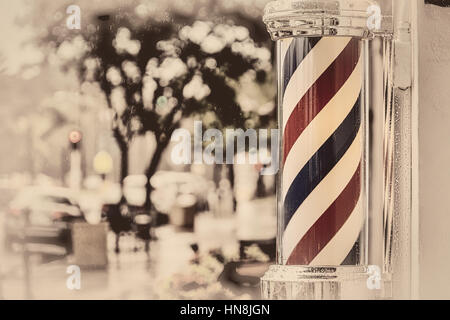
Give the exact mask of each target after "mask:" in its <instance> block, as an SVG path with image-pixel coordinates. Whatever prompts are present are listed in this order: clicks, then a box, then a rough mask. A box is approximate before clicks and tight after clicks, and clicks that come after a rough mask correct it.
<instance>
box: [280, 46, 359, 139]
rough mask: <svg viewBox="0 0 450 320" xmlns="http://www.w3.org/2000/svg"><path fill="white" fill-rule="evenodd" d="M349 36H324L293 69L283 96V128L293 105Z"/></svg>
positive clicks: (330, 61)
mask: <svg viewBox="0 0 450 320" xmlns="http://www.w3.org/2000/svg"><path fill="white" fill-rule="evenodd" d="M350 39H351V38H350V37H324V38H322V39H320V40H319V42H318V43H317V44H316V45H315V46H314V48H313V49H312V50H311V51H310V52H309V53H308V55H307V56H306V57H305V59H303V61H302V62H301V63H300V66H299V67H298V68H297V70H295V72H294V74H293V75H292V77H291V79H290V80H289V83H288V85H287V86H286V88H285V93H284V98H283V130H284V128H285V126H286V122H287V121H288V119H289V116H290V115H291V113H292V111H293V110H294V108H295V106H296V105H297V104H298V102H299V101H300V99H301V98H302V97H303V96H304V95H305V93H306V92H307V91H308V90H309V88H311V86H312V85H313V84H314V82H316V81H317V79H318V78H319V77H320V76H321V75H322V73H324V72H325V70H327V68H328V67H329V66H330V65H331V64H332V63H333V61H334V60H336V58H337V57H338V56H339V54H340V53H341V52H342V51H343V50H344V48H345V47H346V46H347V44H348V43H349V42H350Z"/></svg>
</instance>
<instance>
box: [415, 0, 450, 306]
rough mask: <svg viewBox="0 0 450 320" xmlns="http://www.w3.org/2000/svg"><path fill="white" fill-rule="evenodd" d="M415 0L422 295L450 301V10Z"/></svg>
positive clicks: (421, 0) (422, 296)
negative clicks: (449, 299) (416, 19)
mask: <svg viewBox="0 0 450 320" xmlns="http://www.w3.org/2000/svg"><path fill="white" fill-rule="evenodd" d="M415 1H419V7H418V27H419V33H418V36H419V47H418V51H419V52H418V53H419V101H418V102H419V150H420V151H419V230H420V231H419V234H420V238H419V258H420V276H419V277H420V297H421V298H450V272H449V270H450V201H449V200H448V199H449V197H450V168H449V167H447V165H449V164H450V148H449V143H450V8H444V7H438V6H435V5H431V4H427V5H425V4H424V3H423V0H415ZM435 2H440V3H445V1H435Z"/></svg>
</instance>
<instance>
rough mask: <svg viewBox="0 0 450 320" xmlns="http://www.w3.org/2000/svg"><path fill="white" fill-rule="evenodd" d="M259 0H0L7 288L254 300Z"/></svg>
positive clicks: (269, 52)
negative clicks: (2, 44) (10, 1)
mask: <svg viewBox="0 0 450 320" xmlns="http://www.w3.org/2000/svg"><path fill="white" fill-rule="evenodd" d="M266 3H267V0H251V1H250V0H249V1H248V2H245V4H243V3H242V2H241V1H238V0H232V1H231V0H230V1H228V0H227V1H225V0H211V1H203V0H189V1H178V0H174V1H162V0H161V1H160V0H155V1H148V0H128V1H122V0H111V1H107V2H105V1H99V0H89V1H87V0H79V1H58V2H55V1H50V0H38V1H32V2H30V1H26V0H17V1H15V2H14V4H12V3H11V4H10V3H8V2H6V1H2V2H0V6H1V10H0V11H1V12H3V13H4V15H3V16H2V19H0V23H1V25H0V27H1V28H0V30H1V32H2V39H4V44H6V45H5V46H2V47H1V48H0V86H1V87H2V89H3V90H2V91H1V95H0V115H1V117H0V122H1V125H0V133H1V134H2V135H3V136H4V137H8V138H7V139H4V140H2V143H0V151H2V154H3V155H4V156H2V157H0V299H242V298H247V299H254V298H259V279H260V277H261V276H262V275H263V274H264V271H265V270H266V269H267V267H268V266H269V265H270V264H271V263H273V262H274V260H275V235H276V213H275V211H276V210H275V205H276V200H275V176H274V173H275V172H273V173H272V174H264V172H265V169H266V168H270V167H271V165H272V164H274V167H276V168H275V170H277V169H278V167H277V164H276V165H275V163H274V162H276V159H277V152H278V147H276V143H275V142H276V141H278V139H277V138H275V137H274V136H273V135H272V131H274V129H276V127H277V123H276V108H275V94H276V85H275V73H274V68H273V65H274V62H275V61H274V60H275V58H274V56H273V52H274V48H273V43H272V41H271V40H270V38H269V35H268V33H267V32H266V28H265V25H264V23H263V21H262V13H263V8H264V6H265V4H266ZM228 131H232V133H231V134H230V136H228ZM211 133H213V134H212V135H211ZM258 135H259V136H258ZM179 138H182V139H181V141H178V140H179ZM221 140H222V141H221ZM225 143H226V148H225ZM235 145H236V147H235ZM224 149H226V150H224ZM199 156H200V157H199ZM225 157H226V158H225ZM229 158H236V159H240V160H239V161H237V160H236V159H234V160H233V161H231V162H230V161H229ZM225 160H226V161H225ZM235 160H236V161H235ZM272 160H273V161H272ZM270 161H272V162H273V163H272V162H270ZM77 270H80V273H79V274H78V271H77ZM78 285H80V288H79V289H78Z"/></svg>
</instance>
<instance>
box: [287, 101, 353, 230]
mask: <svg viewBox="0 0 450 320" xmlns="http://www.w3.org/2000/svg"><path fill="white" fill-rule="evenodd" d="M360 98H361V97H359V98H358V100H357V101H356V103H355V105H354V106H353V108H352V110H351V111H350V113H349V114H348V115H347V117H346V118H345V120H344V121H343V122H342V123H341V125H340V126H339V128H338V129H337V130H336V131H335V132H334V133H333V135H331V137H330V138H329V139H328V140H327V141H326V142H325V143H324V144H323V146H322V147H320V149H319V150H318V151H317V153H316V154H315V155H314V156H313V157H312V158H311V159H310V160H309V161H308V163H307V164H306V165H305V166H304V167H303V169H302V170H301V171H300V173H299V174H298V175H297V177H296V178H295V179H294V181H293V182H292V184H291V186H290V188H289V190H288V192H287V194H286V198H285V201H284V216H285V218H284V225H285V228H286V226H287V225H288V223H289V221H290V220H291V218H292V216H293V215H294V213H295V212H296V211H297V209H298V208H299V207H300V206H301V204H302V203H303V201H305V200H306V198H307V197H308V196H309V195H310V194H311V192H312V191H313V190H314V189H315V188H316V187H317V186H318V185H319V183H320V182H321V181H322V180H323V179H324V178H325V177H326V176H327V175H328V173H330V171H331V170H332V169H333V168H334V167H335V166H336V164H337V163H338V162H339V160H341V158H342V157H343V155H344V154H345V153H346V152H347V150H348V149H349V148H350V146H351V144H352V143H353V141H354V140H355V137H356V135H357V134H358V130H359V127H360V125H361V115H360Z"/></svg>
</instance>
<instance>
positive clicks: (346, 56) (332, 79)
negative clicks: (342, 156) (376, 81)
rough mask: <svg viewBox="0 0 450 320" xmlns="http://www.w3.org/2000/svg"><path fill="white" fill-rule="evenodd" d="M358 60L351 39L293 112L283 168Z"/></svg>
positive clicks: (288, 124) (285, 131)
mask: <svg viewBox="0 0 450 320" xmlns="http://www.w3.org/2000/svg"><path fill="white" fill-rule="evenodd" d="M358 59H359V41H358V40H357V39H352V40H350V42H349V43H348V44H347V46H346V47H345V49H344V50H343V51H342V52H341V53H340V54H339V56H338V57H337V58H336V60H335V61H333V63H332V64H331V65H330V66H329V67H328V69H327V70H326V71H325V72H324V73H323V74H322V75H321V76H320V77H319V79H318V80H317V81H316V82H315V83H314V84H313V85H312V86H311V88H309V90H308V91H307V92H306V94H305V95H304V96H303V97H302V99H301V100H300V102H299V103H298V104H297V106H296V107H295V108H294V110H293V111H292V113H291V115H290V116H289V120H288V121H287V124H286V129H285V130H284V138H283V140H284V160H283V164H284V163H285V162H286V158H287V156H288V154H289V152H290V151H291V149H292V146H293V145H294V143H295V141H297V139H298V137H299V136H300V135H301V134H302V132H303V131H304V130H305V129H306V127H307V126H308V125H309V124H310V123H311V121H312V120H313V119H314V118H315V117H316V116H317V115H318V114H319V112H320V111H322V109H323V108H324V107H325V106H326V105H327V104H328V102H329V101H330V100H331V99H332V98H333V97H334V96H335V95H336V93H337V92H338V91H339V89H340V88H341V87H342V86H343V85H344V83H345V82H346V81H347V79H348V78H349V77H350V75H351V74H352V72H353V70H354V69H355V67H356V65H357V63H358ZM304 76H305V77H308V76H309V75H308V74H305V75H304Z"/></svg>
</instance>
